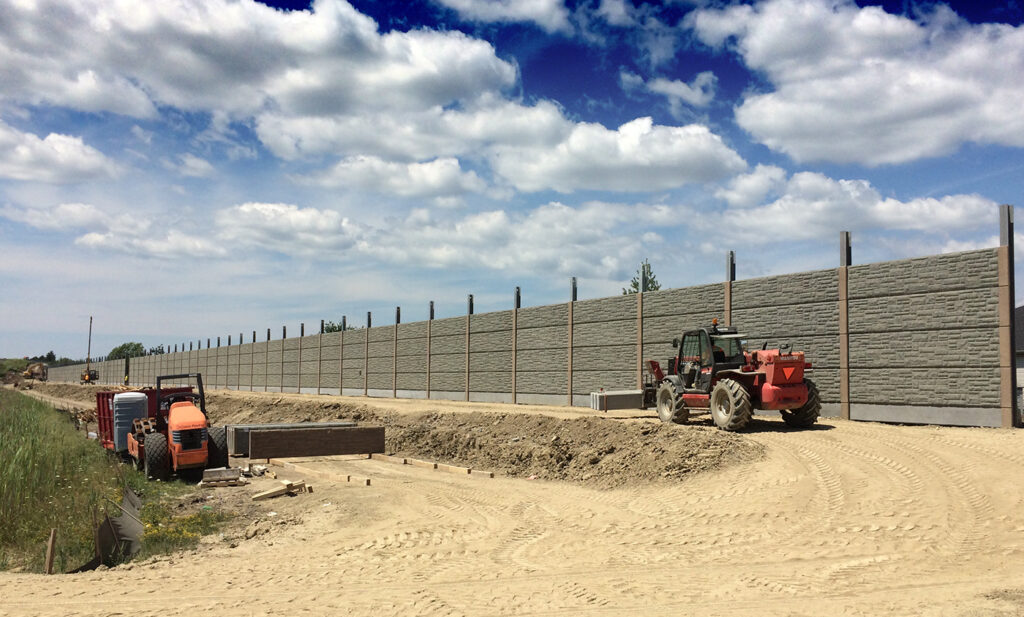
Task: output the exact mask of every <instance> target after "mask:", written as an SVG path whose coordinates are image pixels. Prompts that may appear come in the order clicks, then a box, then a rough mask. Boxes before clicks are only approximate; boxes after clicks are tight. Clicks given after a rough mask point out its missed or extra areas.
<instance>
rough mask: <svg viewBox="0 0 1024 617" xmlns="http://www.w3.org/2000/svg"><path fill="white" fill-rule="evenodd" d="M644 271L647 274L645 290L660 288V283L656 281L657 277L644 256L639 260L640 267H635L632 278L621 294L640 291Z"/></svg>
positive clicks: (626, 294) (625, 294)
mask: <svg viewBox="0 0 1024 617" xmlns="http://www.w3.org/2000/svg"><path fill="white" fill-rule="evenodd" d="M645 273H646V274H647V291H658V290H659V289H661V283H659V282H658V279H657V278H655V276H654V271H652V270H651V263H650V262H649V261H647V259H646V258H645V259H644V260H643V261H641V262H640V267H639V268H637V270H636V274H634V275H633V279H632V280H630V281H629V287H624V288H623V289H622V295H624V296H628V295H629V294H635V293H640V285H641V284H642V282H641V281H642V279H643V276H644V274H645Z"/></svg>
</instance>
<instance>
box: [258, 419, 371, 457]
mask: <svg viewBox="0 0 1024 617" xmlns="http://www.w3.org/2000/svg"><path fill="white" fill-rule="evenodd" d="M375 452H378V453H379V452H384V427H383V426H353V427H329V428H303V429H283V430H281V429H278V430H275V429H254V430H251V431H250V432H249V458H280V457H288V456H327V455H331V454H373V453H375Z"/></svg>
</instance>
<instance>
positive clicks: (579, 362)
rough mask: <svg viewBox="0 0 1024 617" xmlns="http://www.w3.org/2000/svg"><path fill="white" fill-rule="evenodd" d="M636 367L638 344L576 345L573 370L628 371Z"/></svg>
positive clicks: (573, 353) (573, 355) (573, 354)
mask: <svg viewBox="0 0 1024 617" xmlns="http://www.w3.org/2000/svg"><path fill="white" fill-rule="evenodd" d="M631 368H633V369H634V370H635V368H636V345H635V344H633V345H605V346H601V347H574V348H573V351H572V369H573V371H628V370H630V369H631Z"/></svg>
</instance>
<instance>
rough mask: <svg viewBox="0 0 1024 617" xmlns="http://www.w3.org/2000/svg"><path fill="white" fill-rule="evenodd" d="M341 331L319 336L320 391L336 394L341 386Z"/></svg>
mask: <svg viewBox="0 0 1024 617" xmlns="http://www.w3.org/2000/svg"><path fill="white" fill-rule="evenodd" d="M340 358H341V332H325V333H324V334H323V335H321V336H320V373H319V375H320V393H321V394H338V393H339V390H338V388H340V387H341V383H340V381H339V380H340V379H341V362H340V361H339V359H340Z"/></svg>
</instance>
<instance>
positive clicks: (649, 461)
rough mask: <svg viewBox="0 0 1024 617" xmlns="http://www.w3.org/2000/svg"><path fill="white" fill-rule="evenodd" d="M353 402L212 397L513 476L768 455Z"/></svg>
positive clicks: (673, 468) (656, 433)
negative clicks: (376, 433) (353, 427)
mask: <svg viewBox="0 0 1024 617" xmlns="http://www.w3.org/2000/svg"><path fill="white" fill-rule="evenodd" d="M41 391H44V392H45V393H46V394H48V395H50V396H55V397H59V398H66V399H73V400H77V401H82V402H88V401H90V400H95V394H94V392H95V386H93V387H89V386H78V385H68V384H46V385H45V386H44V388H41ZM375 402H376V403H377V404H376V405H375V406H373V407H371V406H369V405H365V404H362V403H360V402H358V401H352V400H351V399H343V400H339V399H336V398H333V397H313V396H294V395H283V396H282V395H279V394H273V393H269V394H265V393H239V392H231V393H220V392H211V393H209V394H207V410H208V411H209V413H210V422H211V423H212V424H259V423H269V422H327V421H332V420H353V421H356V422H359V423H361V424H368V425H378V426H384V427H385V429H386V430H385V435H386V437H385V440H386V443H385V445H386V449H387V452H388V454H395V455H399V456H408V457H413V458H421V459H426V460H431V461H436V462H440V463H449V464H453V465H461V466H465V467H472V468H474V469H485V470H489V471H495V472H499V473H502V474H503V475H507V476H512V477H537V478H543V479H548V480H564V481H572V482H579V483H583V484H586V485H589V486H593V487H597V488H614V487H617V486H622V485H625V484H635V483H652V482H677V481H679V480H681V479H684V478H686V477H688V476H689V475H691V474H694V473H700V472H707V471H711V470H714V469H718V468H721V467H723V466H725V465H730V464H734V463H738V462H745V461H750V460H755V459H758V458H760V457H761V456H762V454H763V449H762V447H761V446H760V445H759V444H757V443H756V442H754V441H752V440H750V439H748V438H746V437H744V436H742V435H737V434H735V433H726V432H723V431H719V430H717V429H715V428H712V427H708V426H694V425H685V426H678V425H669V424H661V423H656V422H650V421H646V420H644V419H629V420H623V419H609V418H603V417H578V418H568V419H565V418H555V417H550V416H545V415H537V414H525V413H516V412H515V409H516V407H514V406H511V405H510V406H508V409H509V412H507V413H492V412H469V413H465V412H463V413H446V412H437V411H431V412H412V413H410V412H399V411H392V410H389V409H386V408H382V407H381V406H380V405H379V403H380V401H375Z"/></svg>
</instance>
